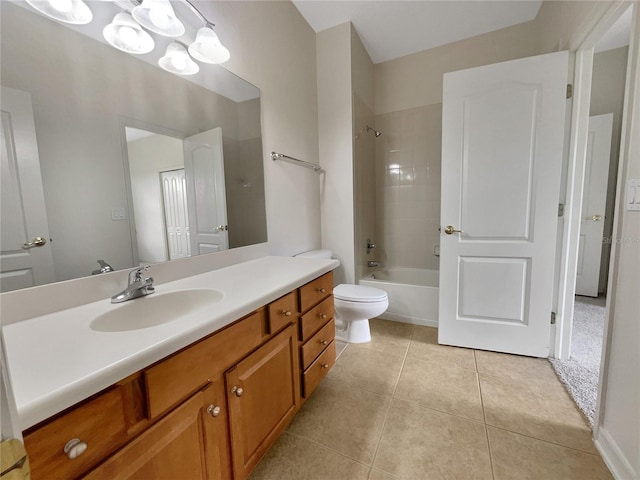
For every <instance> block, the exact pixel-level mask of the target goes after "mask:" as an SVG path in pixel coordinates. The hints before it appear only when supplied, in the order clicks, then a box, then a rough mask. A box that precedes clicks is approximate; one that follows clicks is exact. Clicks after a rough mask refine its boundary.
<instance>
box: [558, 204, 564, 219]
mask: <svg viewBox="0 0 640 480" xmlns="http://www.w3.org/2000/svg"><path fill="white" fill-rule="evenodd" d="M558 216H559V217H563V216H564V203H559V204H558Z"/></svg>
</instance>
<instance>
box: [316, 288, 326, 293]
mask: <svg viewBox="0 0 640 480" xmlns="http://www.w3.org/2000/svg"><path fill="white" fill-rule="evenodd" d="M318 292H320V293H327V291H326V290H325V289H324V288H319V289H318Z"/></svg>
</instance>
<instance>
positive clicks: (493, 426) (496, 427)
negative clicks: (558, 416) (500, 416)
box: [487, 423, 602, 458]
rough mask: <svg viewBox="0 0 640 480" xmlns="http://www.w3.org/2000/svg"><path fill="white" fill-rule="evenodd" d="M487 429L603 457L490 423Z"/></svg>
mask: <svg viewBox="0 0 640 480" xmlns="http://www.w3.org/2000/svg"><path fill="white" fill-rule="evenodd" d="M487 427H491V428H495V429H497V430H502V431H503V432H508V433H513V434H514V435H520V436H521V437H525V438H530V439H531V440H537V441H538V442H544V443H548V444H549V445H554V446H556V447H561V448H566V449H567V450H572V451H574V452H578V453H584V454H585V455H591V456H592V457H597V458H602V455H600V453H591V452H585V451H584V450H580V449H579V448H576V447H569V446H567V445H562V444H561V443H556V442H552V441H550V440H544V439H542V438H538V437H533V436H531V435H527V434H525V433H522V432H516V431H513V430H509V429H508V428H504V427H498V426H497V425H491V424H490V423H487Z"/></svg>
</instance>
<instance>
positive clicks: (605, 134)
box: [576, 113, 613, 297]
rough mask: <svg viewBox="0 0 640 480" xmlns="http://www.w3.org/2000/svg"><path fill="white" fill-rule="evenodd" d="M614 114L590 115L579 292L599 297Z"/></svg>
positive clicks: (583, 201) (580, 248)
mask: <svg viewBox="0 0 640 480" xmlns="http://www.w3.org/2000/svg"><path fill="white" fill-rule="evenodd" d="M612 132H613V113H605V114H604V115H595V116H592V117H589V136H588V138H587V158H586V163H585V173H584V190H583V193H582V218H581V219H580V243H579V247H578V272H577V274H576V295H587V296H589V297H597V296H598V282H599V281H600V258H601V256H602V239H603V232H604V210H605V206H606V203H607V182H608V180H609V162H610V160H611V135H612Z"/></svg>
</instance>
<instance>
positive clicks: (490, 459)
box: [473, 350, 496, 480]
mask: <svg viewBox="0 0 640 480" xmlns="http://www.w3.org/2000/svg"><path fill="white" fill-rule="evenodd" d="M473 359H474V360H475V363H476V382H477V384H478V393H480V406H481V407H482V418H483V419H484V434H485V436H486V438H487V449H488V450H489V464H490V465H491V477H492V478H493V479H494V480H495V478H496V472H495V468H494V466H493V451H492V450H491V441H490V440H489V428H487V427H488V425H487V412H486V411H485V409H484V399H483V398H482V385H481V384H480V372H479V371H478V357H477V356H476V351H475V350H474V351H473Z"/></svg>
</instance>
